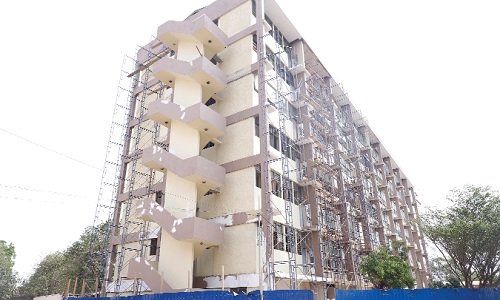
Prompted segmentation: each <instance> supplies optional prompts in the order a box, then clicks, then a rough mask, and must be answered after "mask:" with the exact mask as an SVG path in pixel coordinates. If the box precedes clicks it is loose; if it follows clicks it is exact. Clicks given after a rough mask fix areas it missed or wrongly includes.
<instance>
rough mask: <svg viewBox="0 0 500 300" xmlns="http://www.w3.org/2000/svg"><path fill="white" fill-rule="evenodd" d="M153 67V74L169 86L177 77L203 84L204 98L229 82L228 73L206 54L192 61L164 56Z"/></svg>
mask: <svg viewBox="0 0 500 300" xmlns="http://www.w3.org/2000/svg"><path fill="white" fill-rule="evenodd" d="M151 68H152V72H153V76H154V77H155V78H157V79H159V80H161V81H163V82H164V83H165V84H167V85H169V86H173V85H174V83H175V81H176V80H177V79H182V78H191V79H193V80H194V81H196V82H198V83H199V84H200V85H201V86H202V88H203V95H204V98H206V97H209V96H210V95H213V94H214V93H217V92H220V91H222V90H223V89H224V88H225V87H226V84H227V77H226V74H224V72H222V71H221V69H219V68H218V67H217V66H216V65H214V64H213V63H211V62H210V61H209V60H208V59H207V58H206V57H205V56H200V57H198V58H196V59H194V60H193V61H191V62H187V61H182V60H177V59H175V58H171V57H163V58H162V59H160V60H159V61H158V62H156V63H155V64H153V65H152V66H151ZM207 99H208V98H207Z"/></svg>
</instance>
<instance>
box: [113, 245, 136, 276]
mask: <svg viewBox="0 0 500 300" xmlns="http://www.w3.org/2000/svg"><path fill="white" fill-rule="evenodd" d="M123 247H126V248H127V250H122V248H123ZM123 247H122V246H121V245H118V246H117V249H116V250H117V251H118V252H121V251H124V253H125V254H124V259H123V261H124V262H128V261H130V260H131V259H134V258H135V257H136V256H137V252H136V251H133V250H132V249H134V250H137V251H139V250H140V249H141V245H140V244H139V243H138V242H134V243H128V244H124V245H123ZM127 273H128V264H126V263H125V264H123V265H122V271H121V274H120V276H123V277H126V276H127ZM114 274H115V275H114V278H118V275H119V274H118V268H117V267H116V266H115V269H114Z"/></svg>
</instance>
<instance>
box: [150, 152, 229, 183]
mask: <svg viewBox="0 0 500 300" xmlns="http://www.w3.org/2000/svg"><path fill="white" fill-rule="evenodd" d="M142 164H143V165H145V166H147V167H148V168H151V169H155V170H159V171H167V170H168V171H171V172H173V173H174V174H176V175H177V176H179V177H183V178H184V179H187V180H189V181H191V182H195V183H196V184H197V186H198V187H199V188H200V189H215V188H218V187H220V186H222V185H223V184H224V179H225V176H226V169H224V168H223V167H221V166H219V165H218V164H216V163H214V162H213V161H210V160H208V159H206V158H204V157H201V156H193V157H190V158H186V159H181V158H179V157H177V156H176V155H174V154H172V153H170V152H168V151H166V150H164V149H163V148H161V147H159V146H156V145H154V146H151V147H149V148H146V149H144V151H143V153H142Z"/></svg>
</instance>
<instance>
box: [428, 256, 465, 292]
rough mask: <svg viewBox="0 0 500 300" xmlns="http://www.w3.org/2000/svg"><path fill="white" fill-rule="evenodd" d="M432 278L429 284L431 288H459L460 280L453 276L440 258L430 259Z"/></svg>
mask: <svg viewBox="0 0 500 300" xmlns="http://www.w3.org/2000/svg"><path fill="white" fill-rule="evenodd" d="M431 270H432V278H431V282H430V283H429V285H430V287H433V288H459V287H460V279H458V277H457V276H456V275H455V274H453V272H452V271H451V270H450V268H449V267H448V265H447V264H446V261H445V260H444V258H442V257H434V258H432V259H431Z"/></svg>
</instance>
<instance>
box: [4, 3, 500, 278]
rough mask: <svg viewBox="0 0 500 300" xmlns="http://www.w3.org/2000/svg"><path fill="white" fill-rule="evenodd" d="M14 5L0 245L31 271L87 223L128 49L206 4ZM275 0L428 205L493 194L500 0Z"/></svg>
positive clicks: (498, 142)
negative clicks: (470, 188)
mask: <svg viewBox="0 0 500 300" xmlns="http://www.w3.org/2000/svg"><path fill="white" fill-rule="evenodd" d="M173 3H174V1H166V0H163V1H154V0H144V1H130V0H124V1H96V0H88V1H78V2H77V1H62V0H61V1H56V0H47V1H34V0H26V1H9V2H7V3H5V4H3V5H2V9H1V10H0V37H1V39H2V40H1V45H0V62H1V66H2V68H3V72H1V73H0V88H1V91H2V93H1V95H0V97H1V98H0V99H1V104H2V105H1V107H0V143H1V147H0V213H1V215H0V240H7V241H8V242H12V243H14V245H15V246H16V250H17V258H16V265H15V269H16V270H17V271H18V272H19V273H20V275H21V276H24V277H26V276H29V274H30V273H31V272H32V270H33V267H34V266H36V264H37V263H38V262H39V261H40V260H41V259H42V258H43V257H44V256H45V255H47V254H49V253H51V252H54V251H60V250H64V249H65V248H66V247H67V246H69V245H70V244H71V243H72V242H74V241H76V240H77V239H78V237H79V235H80V234H81V233H82V231H83V229H84V228H85V227H86V226H89V225H91V224H92V222H93V218H94V211H95V207H96V203H97V198H98V192H99V185H100V180H101V171H100V169H101V168H102V166H103V163H104V158H105V154H106V144H107V139H108V135H109V127H110V122H111V117H112V113H113V105H114V100H115V95H116V91H117V84H118V81H119V76H120V69H121V65H122V61H123V57H124V55H125V54H128V55H133V53H134V51H135V49H136V47H137V46H138V45H142V44H146V43H147V42H149V40H150V39H151V37H152V36H153V35H154V34H155V31H156V28H157V27H158V26H159V25H161V24H162V23H164V22H165V21H167V20H170V19H174V20H182V19H184V18H185V17H186V16H187V15H189V14H190V13H191V12H192V11H193V10H195V9H197V8H199V7H202V6H205V5H207V4H209V3H211V1H206V0H196V1H195V0H185V1H179V2H175V5H174V4H173ZM278 3H279V4H280V6H281V7H282V8H283V10H284V11H285V13H286V14H287V15H288V17H289V19H290V20H291V21H292V23H294V24H295V26H296V27H297V29H298V30H299V32H300V33H301V34H302V36H303V37H304V38H305V40H306V41H307V43H308V44H309V45H310V46H311V48H312V49H314V51H315V53H316V54H317V55H318V57H319V58H320V60H321V61H322V62H323V64H324V65H325V66H326V68H327V69H328V70H329V71H330V74H332V76H333V77H334V79H335V80H336V81H337V82H341V83H342V84H343V86H344V89H345V90H346V91H347V92H348V94H349V96H350V99H351V101H352V102H353V104H354V105H355V106H356V107H357V108H358V109H359V110H360V111H361V113H362V114H363V115H364V116H365V117H366V119H367V120H368V123H369V125H370V127H371V128H373V130H374V131H375V133H376V134H377V136H378V137H379V138H380V139H381V141H382V143H383V144H384V145H385V147H386V148H387V149H388V150H389V152H390V153H391V155H392V157H393V158H395V160H396V161H397V163H398V165H399V166H400V168H401V169H402V170H403V172H404V173H405V174H406V176H407V177H408V178H409V179H410V181H411V182H412V184H413V185H414V186H415V189H416V191H417V193H418V195H419V200H420V202H421V203H422V204H423V205H424V206H435V205H438V206H444V205H445V203H446V202H445V199H446V195H447V193H448V191H449V190H450V189H452V188H454V187H458V186H461V185H464V184H478V185H490V186H492V187H493V188H494V189H497V190H500V180H499V176H498V170H499V169H500V155H499V153H500V152H499V150H498V149H500V134H499V130H500V118H499V117H498V114H499V113H500V104H499V103H500V89H499V88H498V87H499V83H500V39H499V38H498V37H499V36H500V33H499V31H500V18H498V11H499V8H500V7H499V6H500V4H499V3H497V1H493V0H492V1H488V0H476V1H463V0H455V1H451V0H450V1H449V0H440V1H432V0H421V1H400V0H380V1H369V0H355V1H352V0H351V1H349V0H331V1H321V0H309V1H290V0H289V1H285V0H278Z"/></svg>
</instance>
